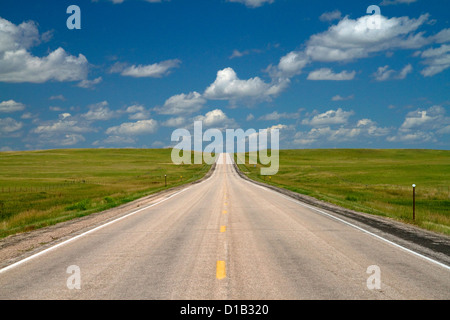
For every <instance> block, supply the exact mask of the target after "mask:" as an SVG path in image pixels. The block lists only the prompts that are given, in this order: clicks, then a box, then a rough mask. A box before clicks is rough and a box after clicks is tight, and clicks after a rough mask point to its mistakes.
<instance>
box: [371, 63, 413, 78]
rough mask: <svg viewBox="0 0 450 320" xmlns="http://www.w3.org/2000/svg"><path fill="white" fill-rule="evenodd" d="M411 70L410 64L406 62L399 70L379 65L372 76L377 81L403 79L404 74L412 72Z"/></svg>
mask: <svg viewBox="0 0 450 320" xmlns="http://www.w3.org/2000/svg"><path fill="white" fill-rule="evenodd" d="M412 70H413V67H412V65H411V64H407V65H406V66H405V67H403V69H402V70H400V71H399V72H397V71H395V70H392V69H389V66H388V65H385V66H383V67H379V68H378V69H377V71H376V72H375V73H374V74H373V77H374V78H375V80H377V81H386V80H389V79H392V78H395V79H405V78H406V76H407V75H408V74H410V73H411V72H412Z"/></svg>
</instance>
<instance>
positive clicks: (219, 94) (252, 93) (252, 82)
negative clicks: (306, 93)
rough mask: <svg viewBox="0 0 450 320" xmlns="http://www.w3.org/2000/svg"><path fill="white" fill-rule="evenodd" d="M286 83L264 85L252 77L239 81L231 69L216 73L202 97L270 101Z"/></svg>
mask: <svg viewBox="0 0 450 320" xmlns="http://www.w3.org/2000/svg"><path fill="white" fill-rule="evenodd" d="M286 85H287V83H286V82H285V81H283V80H280V81H279V82H275V83H271V84H269V83H265V82H264V81H263V80H261V78H259V77H254V78H250V79H248V80H241V79H239V78H238V77H237V75H236V72H235V71H234V70H233V69H232V68H225V69H223V70H219V71H218V72H217V77H216V80H215V81H214V82H213V83H212V84H211V85H210V86H209V87H208V88H207V89H206V90H205V93H204V94H203V96H204V97H205V98H207V99H212V100H231V101H232V102H235V101H236V100H246V99H250V100H270V98H271V97H273V96H276V95H278V94H279V93H280V92H281V91H282V90H283V89H284V88H285V87H286Z"/></svg>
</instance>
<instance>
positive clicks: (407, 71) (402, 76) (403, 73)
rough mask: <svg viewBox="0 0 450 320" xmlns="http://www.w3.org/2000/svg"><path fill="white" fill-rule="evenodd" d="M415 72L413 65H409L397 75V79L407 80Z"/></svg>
mask: <svg viewBox="0 0 450 320" xmlns="http://www.w3.org/2000/svg"><path fill="white" fill-rule="evenodd" d="M412 70H413V67H412V65H411V64H407V65H406V66H405V67H404V68H403V69H402V70H401V71H400V72H399V73H398V75H397V79H405V78H406V76H407V75H408V74H410V73H411V72H412Z"/></svg>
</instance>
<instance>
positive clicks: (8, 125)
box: [0, 117, 23, 135]
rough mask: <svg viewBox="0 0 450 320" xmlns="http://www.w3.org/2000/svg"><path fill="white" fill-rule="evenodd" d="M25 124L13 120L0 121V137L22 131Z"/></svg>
mask: <svg viewBox="0 0 450 320" xmlns="http://www.w3.org/2000/svg"><path fill="white" fill-rule="evenodd" d="M22 127H23V123H22V122H18V121H16V120H14V119H13V118H9V117H8V118H5V119H0V135H4V134H10V133H13V132H15V131H18V130H20V129H22Z"/></svg>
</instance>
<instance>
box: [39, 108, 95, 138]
mask: <svg viewBox="0 0 450 320" xmlns="http://www.w3.org/2000/svg"><path fill="white" fill-rule="evenodd" d="M92 131H94V129H92V128H91V127H90V126H89V124H88V123H87V122H83V121H80V119H78V118H76V117H72V116H71V115H70V113H62V114H60V115H59V119H58V120H51V121H46V122H43V123H41V124H40V125H38V126H37V127H36V128H35V129H34V130H32V132H33V133H37V134H66V133H80V134H81V133H86V132H92Z"/></svg>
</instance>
